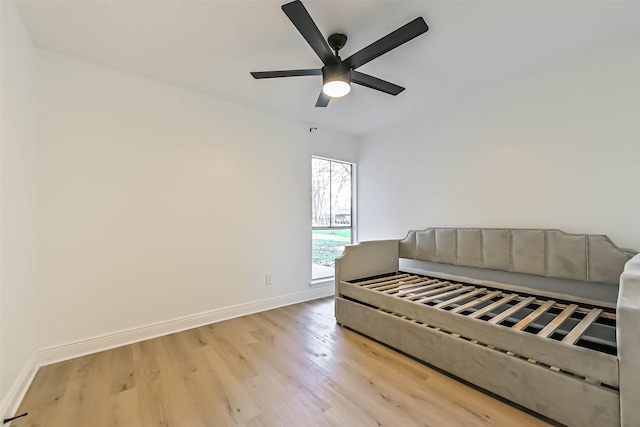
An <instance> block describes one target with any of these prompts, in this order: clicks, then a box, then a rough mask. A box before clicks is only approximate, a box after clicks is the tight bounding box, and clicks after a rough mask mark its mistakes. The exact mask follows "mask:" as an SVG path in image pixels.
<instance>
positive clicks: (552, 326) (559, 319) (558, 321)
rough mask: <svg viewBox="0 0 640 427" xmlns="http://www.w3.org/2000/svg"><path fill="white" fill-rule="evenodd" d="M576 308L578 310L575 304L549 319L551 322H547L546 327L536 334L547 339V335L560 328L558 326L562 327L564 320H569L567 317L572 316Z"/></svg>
mask: <svg viewBox="0 0 640 427" xmlns="http://www.w3.org/2000/svg"><path fill="white" fill-rule="evenodd" d="M576 308H578V306H577V305H576V304H571V305H570V306H569V307H567V308H565V309H564V310H562V313H560V314H558V315H557V316H556V317H555V318H553V319H551V322H549V323H548V324H547V326H545V327H544V328H543V329H542V330H541V331H540V332H538V335H540V336H541V337H548V336H549V335H551V334H552V333H553V332H554V331H555V330H556V329H558V328H559V327H560V325H562V323H563V322H564V321H565V320H567V319H568V318H569V316H571V315H572V314H573V312H574V311H576Z"/></svg>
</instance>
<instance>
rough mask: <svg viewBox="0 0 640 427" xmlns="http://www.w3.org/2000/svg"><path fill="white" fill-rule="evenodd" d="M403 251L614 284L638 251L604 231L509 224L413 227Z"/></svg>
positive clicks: (450, 261) (435, 258)
mask: <svg viewBox="0 0 640 427" xmlns="http://www.w3.org/2000/svg"><path fill="white" fill-rule="evenodd" d="M399 249H400V258H409V259H416V260H422V261H430V262H437V263H443V264H453V265H463V266H468V267H479V268H486V269H490V270H501V271H509V272H514V273H526V274H534V275H538V276H546V277H557V278H563V279H573V280H580V281H583V282H598V283H608V284H615V285H617V284H618V282H619V279H620V274H622V271H623V269H624V265H625V263H626V262H627V261H628V260H630V259H631V258H632V257H633V256H634V255H635V254H636V253H635V252H631V251H627V250H624V249H620V248H618V247H617V246H616V245H615V244H613V242H611V240H609V238H608V237H607V236H604V235H590V234H568V233H565V232H563V231H560V230H536V229H504V228H503V229H496V228H428V229H426V230H422V231H410V232H409V234H408V235H407V237H405V238H404V239H402V240H401V241H400V248H399Z"/></svg>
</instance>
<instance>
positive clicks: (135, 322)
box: [37, 50, 356, 347]
mask: <svg viewBox="0 0 640 427" xmlns="http://www.w3.org/2000/svg"><path fill="white" fill-rule="evenodd" d="M37 59H38V75H39V87H38V89H39V91H38V94H39V103H38V105H39V129H38V130H39V139H40V156H41V164H42V170H41V186H42V193H41V194H42V198H41V209H40V217H39V219H40V221H41V224H42V232H41V234H40V240H39V242H38V244H39V255H40V256H41V260H42V262H41V270H40V280H41V282H42V290H41V295H42V301H43V307H42V316H41V327H42V337H43V338H42V340H41V347H49V346H55V345H60V344H62V343H66V342H73V341H77V340H81V339H85V338H88V337H92V336H96V335H103V334H108V333H112V332H115V331H119V330H125V329H129V328H135V327H139V326H142V325H145V324H151V323H156V322H161V321H165V320H168V319H173V318H178V317H182V316H186V315H190V314H194V313H199V312H206V311H209V310H214V309H217V308H222V307H227V306H232V305H235V304H240V303H245V302H250V301H256V300H261V299H265V298H269V297H275V296H280V295H287V294H292V293H296V292H302V291H305V290H308V289H309V287H308V284H309V280H310V277H311V261H310V260H311V234H310V229H311V206H310V197H311V196H310V194H311V193H310V188H309V187H310V176H311V169H310V168H311V166H310V165H311V160H310V159H311V155H312V154H321V155H322V154H323V153H326V152H332V153H335V154H336V155H338V154H341V157H345V158H349V157H352V156H355V153H356V149H355V147H356V144H355V142H353V141H352V139H351V138H349V137H346V136H344V135H340V134H336V133H332V132H330V131H328V130H321V131H320V132H317V133H313V134H312V133H310V132H309V125H308V124H306V123H300V122H293V121H289V120H286V119H283V118H279V117H276V116H272V115H269V114H266V113H262V112H258V111H255V110H252V109H249V108H245V107H242V106H239V105H236V104H232V103H228V102H224V101H221V100H217V99H214V98H211V97H207V96H203V95H199V94H196V93H194V92H188V91H185V90H182V89H179V88H175V87H172V86H168V85H165V84H161V83H157V82H154V81H151V80H147V79H143V78H139V77H136V76H133V75H130V74H126V73H122V72H119V71H115V70H112V69H109V68H105V67H102V66H98V65H94V64H90V63H87V62H83V61H80V60H76V59H71V58H69V57H65V56H61V55H58V54H54V53H51V52H47V51H42V50H40V51H38V54H37ZM265 274H271V275H272V276H273V285H272V286H270V287H267V286H266V285H265Z"/></svg>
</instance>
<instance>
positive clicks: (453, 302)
mask: <svg viewBox="0 0 640 427" xmlns="http://www.w3.org/2000/svg"><path fill="white" fill-rule="evenodd" d="M486 290H487V288H480V289H476V290H475V291H471V292H467V293H466V294H463V295H459V296H457V297H455V298H451V299H448V300H446V301H442V302H441V303H439V304H436V305H434V307H435V308H442V307H446V306H449V305H451V304H455V303H456V302H458V301H463V300H465V299H467V298H470V297H472V296H475V295H478V294H481V293H483V292H485V291H486Z"/></svg>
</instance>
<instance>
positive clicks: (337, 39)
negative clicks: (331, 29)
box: [327, 33, 347, 56]
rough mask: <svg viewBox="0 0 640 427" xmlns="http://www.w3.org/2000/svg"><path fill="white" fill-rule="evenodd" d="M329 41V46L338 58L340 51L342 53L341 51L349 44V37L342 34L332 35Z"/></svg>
mask: <svg viewBox="0 0 640 427" xmlns="http://www.w3.org/2000/svg"><path fill="white" fill-rule="evenodd" d="M327 41H328V42H329V46H331V48H332V49H333V51H334V52H335V54H336V56H338V51H340V49H342V48H343V47H344V45H345V44H347V36H346V35H344V34H340V33H336V34H331V35H330V36H329V39H328V40H327Z"/></svg>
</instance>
